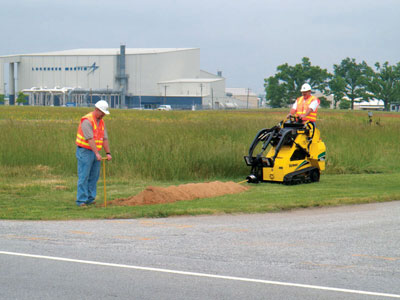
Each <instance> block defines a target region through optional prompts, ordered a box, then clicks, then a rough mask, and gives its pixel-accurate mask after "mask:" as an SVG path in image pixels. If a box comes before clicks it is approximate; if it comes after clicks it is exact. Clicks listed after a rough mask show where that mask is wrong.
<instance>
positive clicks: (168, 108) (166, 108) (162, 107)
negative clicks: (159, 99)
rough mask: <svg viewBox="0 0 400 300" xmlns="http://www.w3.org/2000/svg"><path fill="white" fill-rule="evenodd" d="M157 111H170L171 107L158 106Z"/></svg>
mask: <svg viewBox="0 0 400 300" xmlns="http://www.w3.org/2000/svg"><path fill="white" fill-rule="evenodd" d="M157 110H172V108H171V105H160V106H159V107H158V108H157Z"/></svg>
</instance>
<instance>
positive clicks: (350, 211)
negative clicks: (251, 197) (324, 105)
mask: <svg viewBox="0 0 400 300" xmlns="http://www.w3.org/2000/svg"><path fill="white" fill-rule="evenodd" d="M393 298H400V202H399V201H395V202H388V203H378V204H367V205H357V206H345V207H337V208H323V209H307V210H298V211H292V212H284V213H270V214H256V215H221V216H201V217H177V218H168V219H138V220H101V221H68V222H64V221H39V222H30V221H0V299H393Z"/></svg>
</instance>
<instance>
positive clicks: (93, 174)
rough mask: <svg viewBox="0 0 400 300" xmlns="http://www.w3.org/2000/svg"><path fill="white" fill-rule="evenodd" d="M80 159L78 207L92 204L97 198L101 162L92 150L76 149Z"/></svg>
mask: <svg viewBox="0 0 400 300" xmlns="http://www.w3.org/2000/svg"><path fill="white" fill-rule="evenodd" d="M76 158H77V159H78V192H77V195H76V205H78V206H79V205H81V204H82V203H85V204H90V203H92V202H93V201H94V199H95V198H96V191H97V180H99V175H100V161H99V160H97V159H96V155H95V154H94V152H93V151H92V150H89V149H85V148H81V147H76Z"/></svg>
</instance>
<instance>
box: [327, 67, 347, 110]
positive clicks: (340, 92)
mask: <svg viewBox="0 0 400 300" xmlns="http://www.w3.org/2000/svg"><path fill="white" fill-rule="evenodd" d="M345 87H346V82H345V80H344V78H343V77H341V76H339V75H334V76H332V79H331V80H330V81H329V90H330V93H331V94H333V108H336V107H337V104H338V102H340V101H341V100H342V99H343V97H344V95H345V93H344V91H345Z"/></svg>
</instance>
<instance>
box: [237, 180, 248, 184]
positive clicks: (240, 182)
mask: <svg viewBox="0 0 400 300" xmlns="http://www.w3.org/2000/svg"><path fill="white" fill-rule="evenodd" d="M245 182H247V179H246V180H243V181H239V182H238V184H242V183H245Z"/></svg>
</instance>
